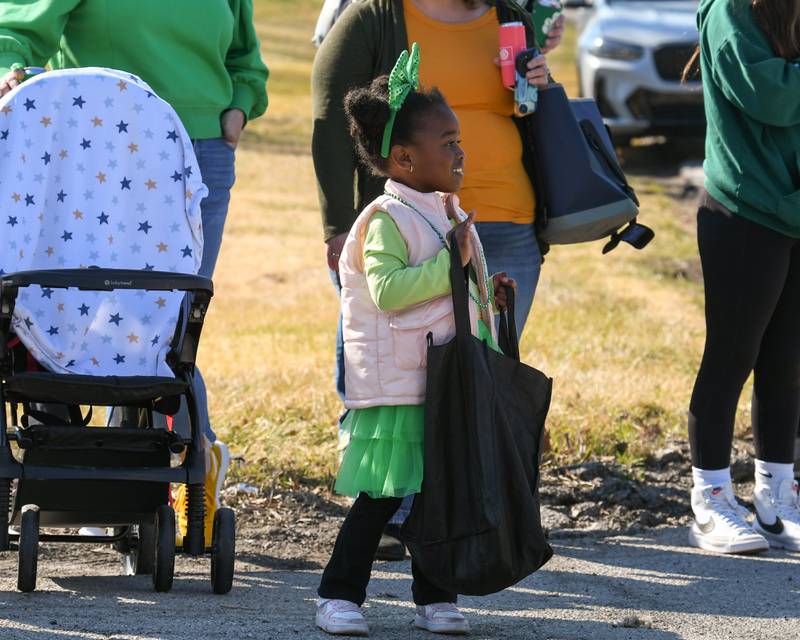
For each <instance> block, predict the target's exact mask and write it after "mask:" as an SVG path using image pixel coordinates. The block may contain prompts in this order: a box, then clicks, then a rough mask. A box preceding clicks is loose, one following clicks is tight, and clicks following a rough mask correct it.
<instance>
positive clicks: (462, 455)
mask: <svg viewBox="0 0 800 640" xmlns="http://www.w3.org/2000/svg"><path fill="white" fill-rule="evenodd" d="M450 252H451V263H452V264H451V270H450V279H451V283H452V290H453V308H454V313H455V320H456V337H455V338H453V339H452V340H451V341H450V342H448V343H447V344H443V345H432V344H430V336H429V346H428V373H427V389H426V398H425V462H424V464H425V472H424V477H423V481H422V491H421V493H420V494H418V495H417V496H416V497H415V499H414V506H413V508H412V510H411V514H410V515H409V517H408V518H407V519H406V522H405V523H404V525H403V538H404V540H405V542H406V543H407V545H408V547H409V550H410V551H411V554H412V556H413V557H414V560H415V562H416V563H417V564H418V565H419V567H420V569H421V571H422V572H423V573H424V574H425V576H426V577H427V578H428V580H430V581H431V582H432V583H433V584H435V585H436V586H438V587H440V588H441V589H445V590H448V591H453V592H455V593H461V594H466V595H486V594H489V593H494V592H496V591H500V590H502V589H505V588H506V587H509V586H511V585H513V584H515V583H517V582H519V581H520V580H521V579H523V578H524V577H525V576H527V575H529V574H531V573H533V572H534V571H536V570H537V569H538V568H539V567H541V566H542V565H543V564H544V563H545V562H547V560H549V559H550V557H551V556H552V554H553V551H552V549H551V548H550V546H549V545H548V544H547V540H546V539H545V537H544V533H543V531H542V526H541V520H540V515H539V490H538V481H539V456H540V451H541V444H542V436H543V433H544V423H545V418H546V416H547V411H548V409H549V406H550V394H551V389H552V381H551V380H550V379H549V378H548V377H547V376H545V375H544V374H543V373H541V372H540V371H537V370H536V369H533V368H531V367H528V366H526V365H525V364H522V363H521V362H520V361H519V350H518V346H517V336H516V328H515V326H514V320H513V318H514V315H513V308H511V309H510V312H508V313H506V314H504V316H503V319H502V321H501V332H500V333H501V335H500V347H501V348H502V349H503V352H504V354H506V355H503V354H501V353H498V352H496V351H494V350H492V349H490V348H489V347H488V346H487V345H486V344H485V343H484V342H483V341H481V340H479V339H478V338H475V337H474V336H473V335H472V333H471V331H470V320H469V311H468V307H467V304H468V303H467V297H468V291H467V282H466V277H465V273H464V271H463V270H462V269H461V267H460V266H459V265H460V264H461V260H460V258H459V255H458V247H457V243H456V242H454V241H453V240H452V238H451V241H450ZM509 297H510V302H511V304H512V305H513V292H511V291H510V292H509Z"/></svg>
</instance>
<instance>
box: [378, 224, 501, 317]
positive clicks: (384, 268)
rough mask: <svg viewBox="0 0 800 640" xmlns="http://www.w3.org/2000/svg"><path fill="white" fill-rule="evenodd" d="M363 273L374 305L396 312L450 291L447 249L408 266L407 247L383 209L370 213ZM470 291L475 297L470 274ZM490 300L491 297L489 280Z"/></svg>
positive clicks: (474, 286) (475, 288)
mask: <svg viewBox="0 0 800 640" xmlns="http://www.w3.org/2000/svg"><path fill="white" fill-rule="evenodd" d="M364 273H365V275H366V277H367V288H368V289H369V295H370V297H371V298H372V301H373V302H374V303H375V306H376V307H378V309H380V310H381V311H399V310H401V309H406V308H408V307H413V306H414V305H417V304H420V303H422V302H427V301H428V300H435V299H436V298H440V297H441V296H446V295H449V294H450V290H451V289H450V252H449V251H448V250H447V249H445V248H442V250H441V251H439V253H437V254H436V255H435V256H433V257H432V258H428V259H427V260H425V261H424V262H422V264H419V265H417V266H416V267H410V266H408V246H407V245H406V241H405V239H404V238H403V236H402V234H401V233H400V229H398V228H397V225H396V224H395V222H394V220H392V217H391V216H390V215H389V214H388V213H385V212H383V211H378V212H377V213H376V214H375V215H373V216H372V219H371V220H370V221H369V224H368V225H367V233H366V238H365V240H364ZM471 275H472V279H471V280H470V283H469V284H470V291H471V292H472V294H473V295H474V296H475V297H478V285H477V284H476V283H475V281H474V273H473V274H471ZM487 284H488V286H489V299H490V300H494V287H493V283H492V280H491V279H490V280H489V282H488V283H487Z"/></svg>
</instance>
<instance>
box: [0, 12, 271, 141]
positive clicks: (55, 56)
mask: <svg viewBox="0 0 800 640" xmlns="http://www.w3.org/2000/svg"><path fill="white" fill-rule="evenodd" d="M48 62H49V64H50V66H51V67H52V68H53V69H65V68H73V67H110V68H113V69H120V70H122V71H127V72H129V73H133V74H135V75H137V76H139V77H141V78H142V79H143V80H144V81H145V82H147V83H148V84H149V85H150V86H151V87H153V89H154V90H155V91H156V93H158V95H159V96H161V97H162V98H163V99H164V100H166V101H167V102H169V103H170V104H171V105H172V106H173V108H174V109H175V110H176V111H177V112H178V115H179V116H180V118H181V120H182V121H183V124H184V126H185V127H186V129H187V131H188V132H189V135H190V136H191V137H192V138H216V137H219V136H220V135H221V128H220V115H221V114H222V112H223V111H225V110H226V109H231V108H236V109H241V110H242V111H243V112H244V114H245V116H246V117H247V118H248V119H252V118H256V117H258V116H260V115H261V114H263V113H264V111H265V110H266V108H267V92H266V82H267V76H268V71H267V68H266V66H265V65H264V63H263V62H262V60H261V54H260V46H259V41H258V38H257V36H256V33H255V28H254V26H253V0H202V1H201V0H167V1H164V0H136V1H135V2H133V1H131V0H13V1H8V2H0V76H1V75H5V73H6V72H8V70H9V69H10V68H11V66H12V65H13V64H15V63H19V64H22V65H25V66H44V65H45V64H47V63H48Z"/></svg>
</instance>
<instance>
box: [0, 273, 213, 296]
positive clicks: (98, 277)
mask: <svg viewBox="0 0 800 640" xmlns="http://www.w3.org/2000/svg"><path fill="white" fill-rule="evenodd" d="M30 285H40V286H43V287H52V288H55V289H69V288H76V289H81V290H83V291H113V290H115V289H134V290H139V291H142V290H144V291H193V292H201V291H202V292H205V293H206V294H208V297H211V296H213V295H214V285H213V283H212V282H211V280H210V279H209V278H204V277H203V276H196V275H192V274H186V273H172V272H169V271H143V270H136V269H100V268H96V267H90V268H88V269H40V270H36V271H17V272H16V273H7V274H4V275H2V276H0V289H6V288H20V287H27V286H30Z"/></svg>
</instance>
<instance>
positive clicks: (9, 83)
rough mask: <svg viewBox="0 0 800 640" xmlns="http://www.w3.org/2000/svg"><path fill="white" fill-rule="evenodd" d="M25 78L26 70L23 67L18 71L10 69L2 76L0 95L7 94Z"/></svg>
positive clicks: (0, 79)
mask: <svg viewBox="0 0 800 640" xmlns="http://www.w3.org/2000/svg"><path fill="white" fill-rule="evenodd" d="M24 79H25V72H24V71H23V70H22V69H19V70H18V71H9V72H8V73H7V74H6V75H4V76H3V77H2V78H0V97H2V96H4V95H6V94H7V93H8V92H9V91H11V90H12V89H13V88H14V87H16V86H17V85H19V84H20V83H21V82H22V81H23V80H24Z"/></svg>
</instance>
